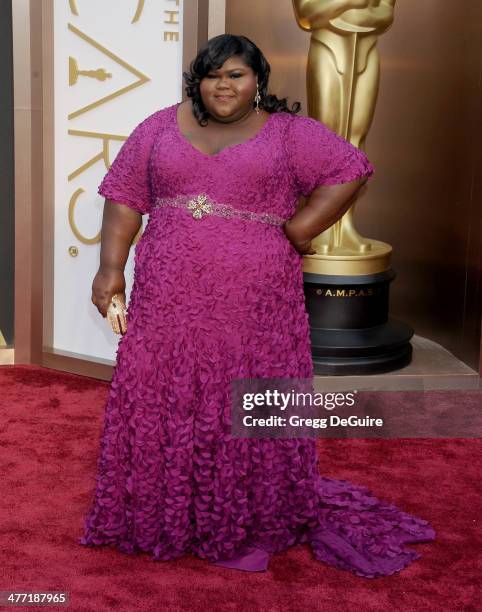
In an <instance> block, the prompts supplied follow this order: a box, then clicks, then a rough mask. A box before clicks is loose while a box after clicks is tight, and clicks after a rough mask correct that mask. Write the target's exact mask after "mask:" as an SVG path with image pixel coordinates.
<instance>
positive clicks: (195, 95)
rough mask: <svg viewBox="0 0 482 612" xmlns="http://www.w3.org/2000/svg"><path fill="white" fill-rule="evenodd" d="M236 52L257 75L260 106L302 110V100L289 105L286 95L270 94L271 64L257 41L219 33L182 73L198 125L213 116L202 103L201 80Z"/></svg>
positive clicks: (277, 110)
mask: <svg viewBox="0 0 482 612" xmlns="http://www.w3.org/2000/svg"><path fill="white" fill-rule="evenodd" d="M233 55H237V56H240V57H241V59H242V60H243V61H244V62H245V63H246V64H247V65H248V66H250V67H251V68H252V70H253V72H254V73H255V74H256V75H257V76H258V88H259V94H260V96H261V101H260V106H262V107H263V108H264V109H265V110H266V111H267V112H268V113H279V112H285V113H291V114H295V113H298V112H299V111H300V109H301V104H300V102H294V103H293V105H292V107H291V109H290V108H288V105H287V98H282V99H278V98H277V97H276V96H275V95H274V94H268V91H267V90H268V79H269V74H270V72H271V67H270V65H269V63H268V61H267V60H266V58H265V56H264V55H263V53H262V52H261V50H260V49H259V48H258V47H257V46H256V45H255V44H254V42H252V41H251V40H249V38H247V37H246V36H236V35H234V34H220V35H219V36H214V37H213V38H210V39H209V40H208V42H207V43H206V45H205V46H204V47H203V48H202V49H200V50H199V52H198V54H197V55H196V57H195V58H194V59H193V60H192V62H191V63H190V65H189V70H188V71H186V72H183V73H182V76H183V78H184V81H185V83H186V87H185V90H186V95H187V96H188V97H189V98H192V107H193V112H194V115H195V117H196V119H197V122H198V123H199V125H201V126H205V125H207V119H208V117H209V116H210V115H209V111H207V110H206V107H205V106H204V104H203V101H202V98H201V93H200V90H199V84H200V82H201V80H202V79H203V78H204V77H205V76H206V75H207V74H208V73H209V72H210V71H211V70H217V69H218V68H220V67H221V66H222V65H223V64H224V62H225V61H226V60H227V59H229V58H230V57H232V56H233ZM253 106H254V102H253Z"/></svg>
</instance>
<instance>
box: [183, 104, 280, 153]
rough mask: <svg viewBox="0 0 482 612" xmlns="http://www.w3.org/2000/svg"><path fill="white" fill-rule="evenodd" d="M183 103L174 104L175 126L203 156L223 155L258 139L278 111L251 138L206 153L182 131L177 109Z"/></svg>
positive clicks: (185, 139) (184, 139)
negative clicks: (215, 151)
mask: <svg viewBox="0 0 482 612" xmlns="http://www.w3.org/2000/svg"><path fill="white" fill-rule="evenodd" d="M180 104H181V102H177V103H176V104H174V106H173V109H174V112H173V117H174V126H175V129H176V132H177V134H178V136H179V137H180V139H181V140H183V141H184V142H186V143H187V144H188V145H189V146H190V148H191V149H192V150H193V151H196V153H198V155H202V156H203V157H219V156H220V155H222V154H223V153H224V152H225V151H228V150H231V149H235V148H237V147H242V146H244V145H246V144H248V143H250V142H253V141H254V140H256V139H258V138H259V137H260V136H261V135H262V134H263V133H264V132H265V131H266V129H267V128H268V124H269V123H270V122H271V120H272V118H273V115H276V114H277V113H270V115H269V117H268V118H267V119H266V121H265V122H264V123H263V125H262V126H261V127H260V129H259V130H258V131H257V132H256V133H255V134H253V135H252V136H250V137H249V138H247V139H246V140H243V141H242V142H238V143H235V144H232V145H228V146H226V147H223V148H222V149H221V150H220V151H218V152H217V153H204V151H201V150H200V149H198V148H196V147H195V146H194V145H193V144H192V142H191V141H190V140H189V138H187V137H186V136H185V135H184V134H183V133H182V132H181V128H180V127H179V123H178V120H177V109H178V108H179V105H180Z"/></svg>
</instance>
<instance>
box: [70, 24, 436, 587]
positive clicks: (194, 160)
mask: <svg viewBox="0 0 482 612" xmlns="http://www.w3.org/2000/svg"><path fill="white" fill-rule="evenodd" d="M269 72H270V68H269V65H268V63H267V61H266V59H265V58H264V56H263V54H262V53H261V51H260V50H259V49H258V48H257V47H256V46H255V45H254V44H253V43H252V42H251V41H250V40H249V39H247V38H245V37H243V36H231V35H221V36H217V37H215V38H213V39H211V40H209V42H208V43H207V45H206V47H205V48H203V49H202V50H201V51H200V52H199V54H198V56H197V57H196V58H195V60H194V61H193V62H192V63H191V66H190V71H189V72H187V73H185V74H184V77H185V80H186V83H187V87H186V92H187V95H188V100H186V101H185V102H182V103H178V104H174V105H172V106H168V107H166V108H163V109H161V110H159V111H157V112H156V113H154V114H153V115H151V116H149V117H147V119H145V120H144V121H143V122H142V123H140V124H139V125H138V126H137V127H136V129H135V130H134V132H133V133H132V134H131V136H130V137H129V139H128V140H127V141H126V142H125V143H124V145H123V147H122V149H121V151H120V152H119V154H118V155H117V157H116V159H115V161H114V162H113V164H112V166H111V168H110V169H109V172H108V173H107V175H106V176H105V178H104V180H103V182H102V184H101V186H100V187H99V193H100V194H102V195H103V196H104V197H105V198H106V203H105V208H104V217H103V224H102V244H101V255H100V267H99V271H98V272H97V275H96V277H95V279H94V283H93V296H92V301H93V303H94V304H95V305H96V306H97V308H98V310H99V312H100V313H101V314H102V315H103V316H106V311H107V307H108V304H109V301H110V299H111V297H112V296H113V295H114V294H118V295H120V296H121V297H122V298H124V297H125V293H124V292H125V281H124V274H123V270H124V266H125V263H126V260H127V256H128V252H129V247H130V245H131V242H132V239H133V237H134V236H135V235H136V233H137V231H138V230H139V228H140V225H141V216H142V214H145V213H149V221H148V224H147V227H146V229H145V231H144V233H143V236H142V239H141V240H140V242H139V243H138V244H137V246H136V251H135V275H134V285H133V289H132V293H131V298H130V303H129V307H128V314H127V333H126V334H125V335H124V336H123V337H122V338H121V340H120V342H119V346H118V351H117V363H116V367H115V370H114V373H113V378H112V384H111V389H110V394H109V398H108V402H107V406H106V414H105V422H104V431H103V437H102V446H101V453H100V457H99V462H98V469H99V474H98V476H97V487H96V492H95V499H94V503H93V506H92V509H91V510H90V512H89V514H88V516H87V518H86V524H85V532H84V535H83V537H82V538H81V540H80V543H82V544H84V545H91V546H94V545H102V544H113V545H115V546H117V548H118V549H119V550H121V551H124V552H128V553H133V552H141V551H145V552H150V553H151V555H152V558H153V559H156V560H160V559H162V560H168V559H174V558H176V557H180V556H181V555H184V554H186V553H194V554H196V555H198V556H199V557H201V558H203V559H206V560H209V561H211V562H214V563H217V564H218V565H224V566H225V567H232V568H238V569H245V570H263V569H266V567H267V562H268V557H269V554H270V553H273V552H277V551H281V550H284V549H286V548H287V547H289V546H291V545H294V544H297V543H300V542H309V543H310V544H311V547H312V550H313V552H314V554H315V556H316V558H317V559H319V560H321V561H325V562H327V563H329V564H332V565H335V566H337V567H339V568H342V569H346V570H350V571H352V572H354V573H356V574H358V575H360V576H366V577H375V576H379V575H389V574H392V573H394V572H395V571H398V570H400V569H401V568H403V567H404V566H405V565H407V564H408V563H409V562H410V561H412V560H414V559H416V558H418V557H419V556H420V555H419V553H417V552H416V551H414V550H411V549H407V548H405V547H404V543H408V542H421V541H426V540H430V539H432V538H433V537H434V531H433V529H432V528H431V527H430V526H429V525H428V523H427V522H426V521H424V520H422V519H419V518H417V517H414V516H410V515H408V514H406V513H404V512H402V511H400V510H398V509H397V508H395V506H392V505H390V504H388V503H386V502H383V501H380V500H378V499H376V498H375V497H374V496H373V495H372V494H371V493H370V491H368V489H366V488H364V487H360V486H356V485H353V484H351V483H348V482H346V481H344V480H334V479H330V478H324V477H321V476H319V471H318V466H317V456H316V449H315V441H314V440H313V439H299V438H297V439H283V440H280V439H268V438H266V439H241V438H234V437H232V436H231V435H230V402H229V387H230V381H231V380H232V379H239V378H241V379H243V378H256V377H260V378H267V377H299V378H305V379H306V378H309V379H310V378H311V377H312V376H313V370H312V360H311V350H310V336H309V325H308V317H307V313H306V309H305V305H304V293H303V279H302V255H303V254H306V253H310V254H311V253H314V250H313V249H312V248H311V239H312V238H314V237H315V236H316V235H318V234H319V233H320V232H321V231H323V230H325V229H326V228H327V227H329V226H330V225H331V224H333V223H334V222H335V221H336V220H337V219H338V218H339V217H340V216H342V215H343V214H344V212H345V211H346V210H347V209H348V208H349V206H350V205H351V203H352V200H353V198H354V197H355V196H356V194H357V192H358V191H359V189H360V187H361V186H362V185H363V184H364V183H365V182H366V181H367V180H368V178H369V177H370V176H371V175H372V174H373V168H372V166H371V164H370V162H369V161H368V159H367V158H366V156H365V154H364V153H363V152H362V151H361V150H359V149H357V148H356V147H354V146H353V145H351V144H350V143H348V142H347V141H345V140H344V139H343V138H341V137H340V136H338V135H336V134H334V133H333V132H332V131H330V130H329V129H328V128H327V127H326V126H325V125H323V124H321V123H320V122H318V121H315V120H314V119H311V118H306V117H302V116H298V115H296V113H297V112H298V110H299V107H300V105H299V103H296V104H295V105H293V108H292V109H289V108H288V107H287V105H286V99H283V100H279V99H278V98H277V97H276V96H274V95H268V94H267V88H268V77H269ZM302 195H303V196H306V197H307V198H309V199H308V202H307V204H306V206H305V207H304V208H302V209H301V210H298V211H296V204H297V201H298V199H299V198H300V196H302Z"/></svg>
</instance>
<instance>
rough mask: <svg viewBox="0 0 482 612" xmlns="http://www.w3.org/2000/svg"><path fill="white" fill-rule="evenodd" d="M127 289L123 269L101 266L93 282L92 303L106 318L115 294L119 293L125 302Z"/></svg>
mask: <svg viewBox="0 0 482 612" xmlns="http://www.w3.org/2000/svg"><path fill="white" fill-rule="evenodd" d="M125 290H126V281H125V277H124V272H123V271H122V270H119V269H117V268H108V267H105V266H100V268H99V270H98V271H97V274H96V275H95V277H94V281H93V283H92V298H91V299H92V303H93V304H94V305H95V306H96V307H97V310H98V311H99V312H100V314H101V315H102V316H103V317H104V318H105V317H106V316H107V308H108V306H109V303H110V300H111V298H112V296H113V295H115V294H116V293H117V295H118V296H119V297H120V298H121V299H122V300H123V302H124V304H125V302H126V295H125Z"/></svg>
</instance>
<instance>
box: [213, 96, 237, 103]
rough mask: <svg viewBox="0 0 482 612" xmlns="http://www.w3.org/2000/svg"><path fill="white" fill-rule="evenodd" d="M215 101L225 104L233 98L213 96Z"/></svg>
mask: <svg viewBox="0 0 482 612" xmlns="http://www.w3.org/2000/svg"><path fill="white" fill-rule="evenodd" d="M215 98H216V100H221V102H227V101H228V100H232V99H233V98H234V96H215Z"/></svg>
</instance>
